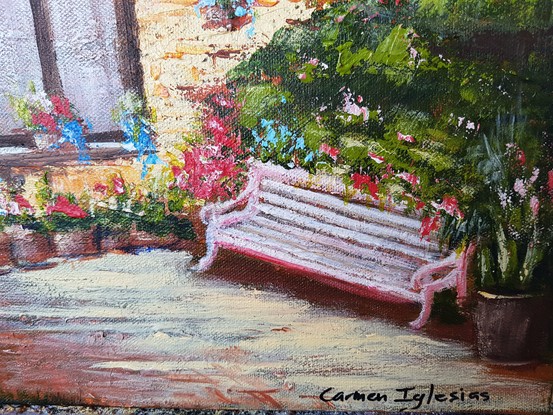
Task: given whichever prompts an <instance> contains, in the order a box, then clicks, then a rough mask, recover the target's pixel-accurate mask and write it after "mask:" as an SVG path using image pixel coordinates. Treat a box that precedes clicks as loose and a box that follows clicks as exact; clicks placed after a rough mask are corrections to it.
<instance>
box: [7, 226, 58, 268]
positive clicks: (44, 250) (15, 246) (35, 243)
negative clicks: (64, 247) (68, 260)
mask: <svg viewBox="0 0 553 415" xmlns="http://www.w3.org/2000/svg"><path fill="white" fill-rule="evenodd" d="M8 232H9V234H10V236H11V238H10V241H11V253H12V258H13V260H14V262H15V263H16V264H17V265H20V266H27V265H33V264H41V263H44V262H46V261H47V260H48V259H49V258H51V257H52V256H54V255H55V250H54V249H53V247H52V243H51V240H50V238H49V237H48V235H45V234H42V233H39V232H35V231H33V230H29V229H24V228H23V227H21V226H14V227H11V229H10V230H9V231H8Z"/></svg>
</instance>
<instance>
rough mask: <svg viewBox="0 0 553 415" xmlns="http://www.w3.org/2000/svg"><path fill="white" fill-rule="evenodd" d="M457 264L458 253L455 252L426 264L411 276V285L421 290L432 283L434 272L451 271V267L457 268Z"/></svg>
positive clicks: (416, 289)
mask: <svg viewBox="0 0 553 415" xmlns="http://www.w3.org/2000/svg"><path fill="white" fill-rule="evenodd" d="M456 266H457V254H456V253H455V252H453V253H452V254H451V255H450V256H448V257H447V258H445V259H442V260H441V261H438V262H432V263H430V264H427V265H424V266H423V267H421V268H419V269H418V270H417V271H416V272H415V273H414V274H413V275H412V276H411V287H413V289H414V290H415V291H419V290H421V289H422V288H423V287H424V286H426V285H428V284H430V283H432V281H433V278H432V276H433V275H434V274H437V273H440V272H444V271H449V270H451V268H455V267H456Z"/></svg>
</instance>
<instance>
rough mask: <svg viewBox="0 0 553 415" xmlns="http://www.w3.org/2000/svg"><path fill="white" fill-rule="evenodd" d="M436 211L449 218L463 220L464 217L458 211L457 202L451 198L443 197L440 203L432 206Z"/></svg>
mask: <svg viewBox="0 0 553 415" xmlns="http://www.w3.org/2000/svg"><path fill="white" fill-rule="evenodd" d="M434 207H435V208H436V209H437V210H443V211H445V213H447V214H449V215H451V216H457V217H458V218H459V219H463V217H464V216H465V215H464V214H463V212H461V210H460V209H459V202H457V199H455V198H454V197H453V196H444V199H443V200H442V203H440V204H439V205H436V204H435V205H434Z"/></svg>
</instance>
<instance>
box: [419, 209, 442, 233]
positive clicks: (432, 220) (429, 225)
mask: <svg viewBox="0 0 553 415" xmlns="http://www.w3.org/2000/svg"><path fill="white" fill-rule="evenodd" d="M440 226H441V223H440V215H439V214H437V215H436V216H434V217H425V218H423V219H422V223H421V227H420V230H419V233H420V235H421V238H424V237H426V236H429V235H430V234H431V233H432V232H434V231H437V230H438V229H440Z"/></svg>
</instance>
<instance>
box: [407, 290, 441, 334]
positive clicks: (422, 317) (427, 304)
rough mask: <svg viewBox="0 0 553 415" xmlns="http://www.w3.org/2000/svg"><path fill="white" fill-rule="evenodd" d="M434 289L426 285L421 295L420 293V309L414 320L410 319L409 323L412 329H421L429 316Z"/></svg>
mask: <svg viewBox="0 0 553 415" xmlns="http://www.w3.org/2000/svg"><path fill="white" fill-rule="evenodd" d="M434 292H435V291H434V290H432V289H430V287H426V288H425V289H424V290H423V291H422V293H421V295H422V309H421V312H420V314H419V316H418V317H417V319H416V320H415V321H412V322H410V323H409V325H410V326H411V328H412V329H415V330H419V329H421V328H422V327H423V326H424V325H425V324H426V322H427V321H428V319H429V318H430V312H431V311H432V304H433V303H434Z"/></svg>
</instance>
